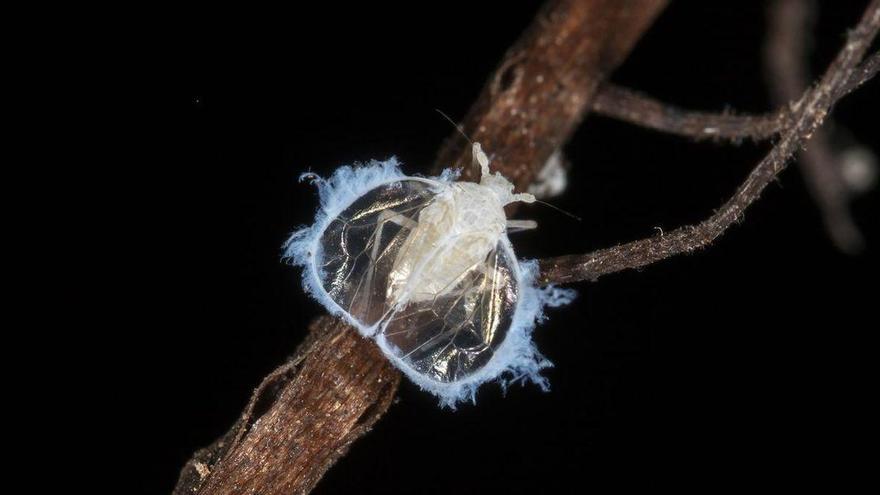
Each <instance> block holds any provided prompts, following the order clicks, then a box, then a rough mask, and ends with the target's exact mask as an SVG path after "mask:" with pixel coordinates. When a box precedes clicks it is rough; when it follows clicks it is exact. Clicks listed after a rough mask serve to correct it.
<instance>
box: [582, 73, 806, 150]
mask: <svg viewBox="0 0 880 495" xmlns="http://www.w3.org/2000/svg"><path fill="white" fill-rule="evenodd" d="M590 110H592V111H593V112H595V113H597V114H599V115H604V116H606V117H611V118H614V119H618V120H622V121H624V122H629V123H630V124H635V125H638V126H642V127H647V128H649V129H654V130H656V131H661V132H665V133H667V134H675V135H678V136H684V137H689V138H692V139H726V140H740V139H746V138H748V139H754V140H756V141H757V140H763V139H768V138H771V137H773V136H775V135H776V134H778V133H779V131H780V130H781V129H782V128H784V127H785V124H786V122H787V121H788V116H789V112H788V109H785V108H783V109H780V110H777V111H775V112H773V113H769V114H766V115H736V114H733V113H715V112H701V111H695V110H685V109H681V108H678V107H675V106H673V105H669V104H667V103H663V102H661V101H659V100H656V99H654V98H651V97H650V96H647V95H644V94H642V93H639V92H636V91H633V90H630V89H626V88H621V87H619V86H615V85H613V84H605V85H604V86H602V89H601V90H600V91H599V93H598V94H597V95H596V99H595V100H594V101H593V106H592V108H591V109H590Z"/></svg>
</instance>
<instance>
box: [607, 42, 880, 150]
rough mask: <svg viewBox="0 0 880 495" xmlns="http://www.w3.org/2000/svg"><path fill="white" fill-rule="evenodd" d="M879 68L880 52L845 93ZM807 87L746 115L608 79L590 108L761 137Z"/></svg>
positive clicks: (780, 125) (707, 135)
mask: <svg viewBox="0 0 880 495" xmlns="http://www.w3.org/2000/svg"><path fill="white" fill-rule="evenodd" d="M878 68H880V53H875V54H874V55H872V56H870V57H868V59H867V60H866V61H865V62H864V63H863V64H861V65H860V66H859V67H858V68H857V69H856V70H855V71H854V73H853V77H852V79H850V80H849V81H848V82H847V84H846V86H845V87H844V88H843V89H842V96H845V95H847V94H849V93H851V92H852V91H854V90H856V89H857V88H859V87H860V86H861V85H862V84H864V83H865V82H866V81H868V80H869V79H871V78H872V77H874V75H875V74H877V70H878ZM804 89H806V84H804V85H803V87H802V89H801V91H798V92H797V94H794V95H792V96H791V97H790V98H788V99H787V100H784V101H782V102H780V104H781V105H782V107H780V108H779V109H777V110H775V111H773V112H770V113H767V114H758V115H746V114H738V113H735V112H704V111H700V110H688V109H684V108H679V107H677V106H675V105H671V104H669V103H665V102H662V101H660V100H658V99H656V98H653V97H651V96H648V95H646V94H644V93H640V92H638V91H633V90H631V89H628V88H623V87H620V86H617V85H615V84H613V83H605V84H603V85H602V87H601V88H599V91H598V92H597V93H596V98H595V99H594V100H593V104H592V105H591V106H590V111H592V112H594V113H596V114H598V115H602V116H605V117H609V118H613V119H617V120H621V121H623V122H628V123H630V124H633V125H637V126H640V127H647V128H648V129H653V130H655V131H660V132H665V133H667V134H674V135H677V136H683V137H687V138H691V139H696V140H702V139H713V140H729V141H740V140H742V139H753V140H755V141H761V140H765V139H770V138H773V137H775V136H776V135H777V134H779V132H780V131H781V130H782V129H784V128H785V126H786V124H787V123H788V122H789V121H790V119H791V110H790V109H789V105H787V104H786V103H788V102H789V101H794V100H795V99H796V98H797V97H799V96H800V95H801V94H802V93H803V90H804Z"/></svg>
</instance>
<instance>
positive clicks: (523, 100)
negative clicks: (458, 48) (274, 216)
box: [174, 0, 666, 495]
mask: <svg viewBox="0 0 880 495" xmlns="http://www.w3.org/2000/svg"><path fill="white" fill-rule="evenodd" d="M665 5H666V0H558V1H551V2H549V3H548V4H547V5H546V6H545V7H544V8H543V9H542V10H541V12H540V13H539V15H538V17H537V18H536V20H535V22H534V23H533V25H532V26H531V27H530V28H529V29H528V30H527V31H526V33H525V34H524V35H523V37H522V38H521V39H520V40H519V41H518V42H517V43H516V44H515V45H514V47H513V48H511V49H510V51H509V52H508V53H507V54H506V55H505V57H504V59H503V61H502V63H501V64H500V66H499V67H498V69H497V70H496V72H495V73H494V74H493V75H492V76H491V77H490V79H489V82H488V84H487V86H486V88H485V89H484V90H483V92H482V94H481V95H480V97H479V99H478V100H477V102H476V103H475V104H474V106H473V108H472V110H471V111H470V113H469V114H468V117H467V118H466V119H465V123H464V125H465V129H466V130H467V131H468V132H469V133H470V134H471V135H472V137H473V138H474V139H475V140H478V141H480V142H481V143H483V145H484V148H485V149H487V150H489V151H490V152H491V153H492V158H493V169H495V170H501V171H502V172H503V173H504V174H505V175H506V176H508V177H510V178H511V179H512V180H513V181H514V182H515V183H516V184H517V185H518V187H520V188H522V187H524V186H526V185H527V184H529V182H530V181H531V180H532V178H533V177H534V176H535V174H536V173H537V172H538V171H539V170H540V168H541V167H542V166H543V165H544V163H545V162H546V160H547V159H548V158H549V156H550V155H551V154H552V153H553V151H555V150H556V149H557V148H558V147H559V146H561V145H562V144H563V143H564V142H565V141H566V139H568V137H569V136H570V135H571V133H572V132H573V130H574V129H575V127H576V126H577V124H578V123H579V122H580V120H581V119H582V118H583V114H584V112H585V110H586V109H588V108H589V105H590V101H591V99H592V97H593V96H594V94H595V90H596V88H598V87H599V85H600V84H601V82H602V81H603V80H604V79H605V77H606V76H607V74H609V73H610V72H611V71H613V70H614V68H615V67H616V66H617V65H619V64H620V63H621V62H622V61H623V60H624V59H625V58H626V56H627V54H628V53H629V51H630V50H631V49H632V47H633V45H634V44H635V42H636V41H637V40H638V39H639V38H640V36H641V34H642V33H643V32H644V30H645V29H647V28H648V26H649V25H650V24H651V21H652V20H653V19H654V17H655V16H656V15H657V14H658V13H659V12H660V11H661V10H662V9H663V7H664V6H665ZM464 144H465V141H464V140H463V138H461V137H460V136H459V135H457V134H456V135H453V137H451V138H450V139H449V140H447V142H446V143H445V145H444V146H443V148H442V149H441V150H440V153H439V154H438V159H437V164H438V166H439V167H448V166H452V165H454V164H464V163H470V151H469V149H468V148H467V146H464ZM470 172H472V171H470ZM470 172H467V173H466V174H465V177H470V178H473V176H472V175H469V174H470ZM399 380H400V375H399V373H398V372H397V371H396V370H395V369H394V368H393V367H392V366H391V365H390V364H389V363H388V361H387V360H386V359H385V358H384V357H383V356H382V355H381V352H380V351H379V350H378V349H377V348H376V346H375V345H373V343H372V342H371V341H368V340H366V339H363V338H361V337H360V336H359V335H358V334H357V332H356V331H354V330H353V329H351V328H348V327H347V326H346V325H345V324H343V323H342V322H340V321H338V320H334V319H331V318H329V317H328V318H320V319H318V320H316V322H315V323H314V324H313V325H312V329H311V336H310V338H309V339H308V341H307V342H304V343H303V344H302V346H301V347H300V350H299V351H298V352H297V354H296V355H295V357H294V358H293V359H292V360H291V361H290V362H288V363H285V364H284V365H282V366H281V367H280V368H279V369H278V370H276V371H275V372H273V373H272V374H271V375H270V376H268V377H267V378H266V379H265V380H264V381H263V383H262V384H261V385H260V386H259V387H258V388H257V390H256V392H255V393H254V396H253V399H252V400H251V402H250V404H249V405H248V406H247V408H246V410H245V411H244V413H243V414H242V417H241V419H240V420H239V421H238V422H237V423H236V425H234V426H233V428H232V430H230V431H229V432H228V433H227V434H226V435H224V436H223V437H222V438H221V439H219V440H218V441H217V442H215V443H214V444H212V445H211V446H209V447H207V448H205V449H203V450H201V451H199V452H197V453H196V454H195V456H194V457H193V459H192V460H190V462H188V463H187V465H186V466H185V467H184V469H183V471H182V472H181V477H180V480H179V481H178V485H177V488H176V489H175V491H174V495H183V494H195V493H198V494H202V495H208V494H211V495H216V494H232V493H235V494H244V493H249V494H256V493H259V494H263V495H276V494H278V495H280V494H285V495H287V494H295V493H307V492H309V491H310V490H311V489H312V488H313V487H314V486H315V484H316V483H317V482H318V481H319V480H320V478H321V476H322V475H323V474H324V473H325V472H326V471H327V469H329V468H330V467H331V466H332V465H333V463H334V462H335V461H336V460H337V459H339V458H340V457H341V456H343V455H344V454H345V452H346V451H347V449H348V447H349V446H350V445H351V443H352V442H354V441H355V440H356V439H357V438H359V437H361V436H362V435H364V434H365V433H366V432H367V431H369V430H370V428H371V427H372V426H373V424H374V423H375V422H376V421H377V420H378V419H379V418H380V417H381V416H382V415H383V414H384V413H385V411H386V410H387V409H388V407H389V405H390V404H391V402H392V399H393V396H394V393H395V391H396V389H397V384H398V382H399Z"/></svg>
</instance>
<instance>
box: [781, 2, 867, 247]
mask: <svg viewBox="0 0 880 495" xmlns="http://www.w3.org/2000/svg"><path fill="white" fill-rule="evenodd" d="M813 17H815V3H814V2H807V1H803V0H780V1H776V2H774V3H773V4H771V6H770V9H769V26H770V36H769V37H768V40H767V47H766V50H765V56H764V59H765V64H766V66H767V73H768V75H769V81H770V90H771V94H772V97H773V99H774V100H775V101H776V102H777V103H778V104H783V103H786V102H788V101H791V100H794V99H795V98H797V97H798V96H799V95H801V94H802V93H803V92H804V90H806V88H807V85H808V84H809V81H810V80H811V76H810V74H809V70H808V68H807V60H808V50H807V38H808V33H809V32H810V31H811V27H812V26H811V22H810V20H811V18H813ZM868 62H869V64H870V60H869V61H868ZM798 165H799V167H800V170H801V172H802V173H803V176H804V180H805V182H806V184H807V187H808V189H809V191H810V193H811V195H812V196H813V199H814V200H815V201H816V204H817V205H818V207H819V210H820V211H821V212H822V220H823V222H824V224H825V229H826V230H827V231H828V235H829V236H830V237H831V239H832V241H833V242H834V244H835V246H837V248H838V249H840V250H841V251H843V252H847V253H854V252H858V251H860V250H861V249H862V248H863V245H864V239H863V237H862V234H861V232H860V231H859V228H858V226H856V223H855V220H853V218H852V215H851V214H850V211H849V201H850V199H851V190H850V189H849V187H848V186H847V184H846V181H845V180H844V178H843V174H842V172H841V166H840V160H839V159H838V157H837V156H836V154H835V152H834V150H833V147H832V145H831V139H830V136H829V133H828V131H827V130H826V129H819V130H818V131H817V132H816V135H815V136H813V139H812V140H811V142H810V144H809V145H808V146H807V147H806V148H805V149H804V150H803V152H802V153H801V156H800V160H799V161H798Z"/></svg>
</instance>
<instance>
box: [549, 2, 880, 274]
mask: <svg viewBox="0 0 880 495" xmlns="http://www.w3.org/2000/svg"><path fill="white" fill-rule="evenodd" d="M878 29H880V0H872V1H871V3H870V4H869V6H868V8H867V10H866V11H865V14H864V15H863V17H862V19H861V21H860V22H859V24H858V26H857V27H856V28H855V29H854V30H852V31H851V32H850V33H849V34H848V37H847V42H846V44H845V45H844V47H843V49H841V51H840V52H839V53H838V55H837V57H836V58H835V59H834V61H833V62H832V63H831V65H830V66H829V67H828V69H827V70H826V71H825V75H824V76H823V77H822V79H821V80H820V81H819V83H818V84H817V85H816V86H815V87H813V88H812V89H810V90H809V91H807V92H806V93H805V94H804V95H803V96H802V97H801V98H800V99H799V100H798V101H797V103H795V104H794V105H793V118H792V120H791V124H790V125H788V126H787V127H786V129H785V130H784V131H783V132H782V133H781V135H780V140H779V142H778V143H777V144H776V145H775V146H774V147H773V149H772V150H771V151H770V152H769V153H768V154H767V156H766V157H765V158H764V159H763V160H761V162H760V163H758V165H757V166H756V167H755V168H754V169H753V170H752V172H751V173H750V174H749V176H748V177H747V178H746V180H745V182H743V184H742V185H741V186H740V187H739V189H737V191H736V193H735V194H734V195H733V197H732V198H730V200H728V201H727V202H726V203H725V204H724V205H722V207H721V208H720V209H719V210H718V211H717V212H716V213H715V214H714V215H712V216H711V217H709V218H708V219H706V220H704V221H703V222H701V223H699V224H697V225H692V226H686V227H681V228H678V229H676V230H674V231H672V232H668V233H666V234H661V235H659V236H656V237H651V238H647V239H642V240H638V241H634V242H630V243H627V244H623V245H621V246H617V247H613V248H608V249H602V250H599V251H596V252H594V253H589V254H585V255H569V256H560V257H557V258H550V259H546V260H542V261H541V264H540V265H541V281H542V282H543V283H569V282H576V281H581V280H596V279H598V278H599V277H600V276H602V275H607V274H609V273H615V272H619V271H623V270H628V269H633V268H640V267H643V266H646V265H649V264H651V263H654V262H657V261H660V260H663V259H666V258H669V257H671V256H675V255H677V254H681V253H687V252H691V251H693V250H695V249H698V248H701V247H704V246H706V245H707V244H709V243H710V242H712V241H713V240H715V239H716V238H717V237H718V236H720V235H721V234H722V233H723V232H724V231H725V230H726V229H727V228H728V227H730V226H731V225H732V224H733V223H734V222H736V221H737V220H738V219H739V218H740V217H741V215H742V214H743V212H744V211H745V209H746V208H748V206H749V205H750V204H752V203H753V202H754V201H755V200H756V199H757V198H758V197H759V196H760V194H761V192H762V191H763V190H764V188H765V187H766V186H767V185H768V184H770V183H771V182H772V181H773V180H774V179H775V178H776V176H777V175H778V174H779V173H780V172H781V171H782V170H783V169H785V166H786V164H787V162H788V160H790V159H791V157H792V155H793V154H794V153H796V152H797V151H798V149H799V148H800V147H801V146H802V145H803V144H804V143H805V142H806V141H807V140H808V139H809V138H810V137H811V136H812V135H813V133H815V131H816V130H817V129H818V128H819V126H820V125H821V124H822V122H823V121H824V120H825V118H826V117H827V115H828V113H829V111H830V110H831V107H832V106H833V105H834V104H835V103H836V102H837V101H838V100H839V99H840V98H841V97H842V96H843V95H844V94H845V93H846V91H847V90H848V89H849V88H850V86H851V83H850V81H851V79H852V78H853V76H854V75H855V76H856V77H857V78H858V77H860V74H859V71H858V70H857V64H858V63H859V61H860V60H861V59H862V57H863V56H864V54H865V51H866V50H867V49H868V47H869V46H870V44H871V41H872V40H873V39H874V37H875V36H876V34H877V31H878Z"/></svg>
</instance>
